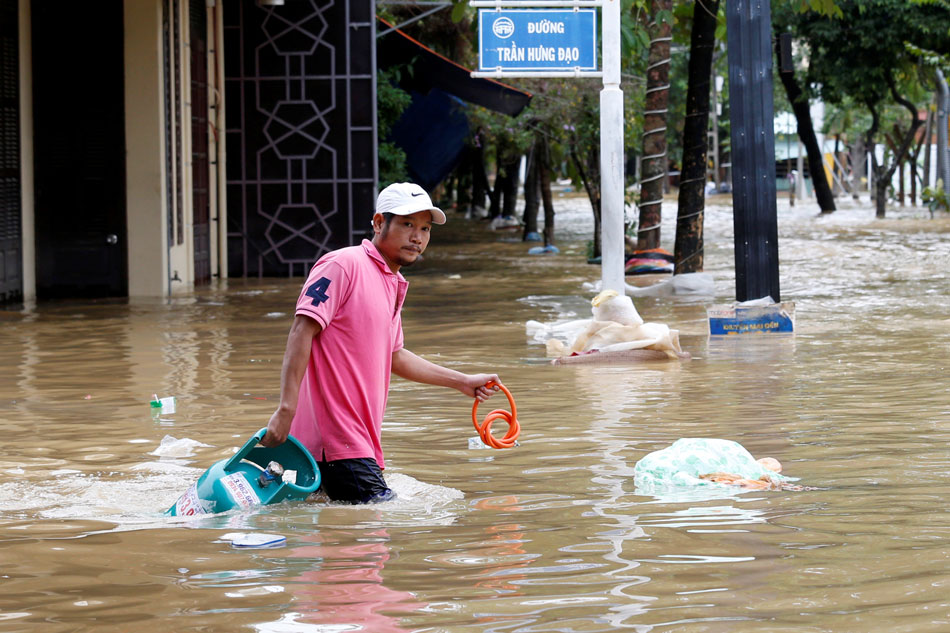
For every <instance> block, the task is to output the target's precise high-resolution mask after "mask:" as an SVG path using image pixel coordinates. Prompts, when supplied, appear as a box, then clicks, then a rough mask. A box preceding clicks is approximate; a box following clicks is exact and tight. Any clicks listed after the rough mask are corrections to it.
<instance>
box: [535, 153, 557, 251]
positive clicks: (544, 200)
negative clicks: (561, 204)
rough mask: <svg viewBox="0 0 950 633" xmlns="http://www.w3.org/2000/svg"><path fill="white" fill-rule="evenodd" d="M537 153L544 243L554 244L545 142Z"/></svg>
mask: <svg viewBox="0 0 950 633" xmlns="http://www.w3.org/2000/svg"><path fill="white" fill-rule="evenodd" d="M542 147H543V151H542V152H539V155H538V181H539V183H540V185H541V204H542V206H544V245H545V246H551V245H552V244H554V201H553V200H552V197H551V170H550V169H548V152H547V143H546V142H545V144H544V145H543V146H542Z"/></svg>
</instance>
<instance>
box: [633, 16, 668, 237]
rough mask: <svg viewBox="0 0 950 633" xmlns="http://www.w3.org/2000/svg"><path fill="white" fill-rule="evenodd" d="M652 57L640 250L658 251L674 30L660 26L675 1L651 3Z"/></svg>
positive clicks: (645, 123) (646, 109)
mask: <svg viewBox="0 0 950 633" xmlns="http://www.w3.org/2000/svg"><path fill="white" fill-rule="evenodd" d="M651 8H652V16H653V22H652V23H651V24H650V54H649V58H648V66H647V91H646V99H645V102H644V112H643V114H644V117H643V162H642V167H641V171H642V173H643V177H642V179H641V181H640V224H639V226H638V228H637V248H638V249H641V250H646V249H651V248H659V246H660V220H661V218H662V204H663V182H664V180H665V178H666V170H667V158H666V119H667V116H666V115H667V108H668V105H669V101H670V82H669V77H670V42H671V41H672V39H673V38H672V32H673V30H672V27H671V25H670V24H669V22H663V23H659V22H658V21H657V16H658V15H659V14H660V12H666V13H669V12H670V11H672V8H673V0H652V7H651Z"/></svg>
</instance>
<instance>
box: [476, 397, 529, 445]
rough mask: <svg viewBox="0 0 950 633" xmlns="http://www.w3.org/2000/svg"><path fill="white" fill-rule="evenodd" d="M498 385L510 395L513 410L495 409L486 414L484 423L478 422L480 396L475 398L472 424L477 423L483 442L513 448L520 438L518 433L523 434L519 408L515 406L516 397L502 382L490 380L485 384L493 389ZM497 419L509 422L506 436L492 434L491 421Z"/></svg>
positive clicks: (509, 402)
mask: <svg viewBox="0 0 950 633" xmlns="http://www.w3.org/2000/svg"><path fill="white" fill-rule="evenodd" d="M496 385H497V386H498V388H500V389H501V390H502V391H503V392H505V395H506V396H507V397H508V404H509V405H510V406H511V412H510V413H509V412H508V411H505V410H504V409H495V410H494V411H492V412H491V413H489V414H488V415H486V416H485V419H484V420H482V423H481V424H479V423H478V398H476V399H475V406H473V407H472V424H474V425H475V430H476V431H478V436H479V437H480V438H482V442H484V443H485V444H487V445H488V446H491V447H492V448H511V447H512V446H514V445H515V440H517V439H518V435H520V434H521V425H519V424H518V409H517V408H515V399H514V398H512V397H511V392H510V391H508V389H506V388H505V386H504V385H503V384H501V383H500V382H495V381H490V382H488V383H487V384H486V385H485V386H486V387H488V388H489V389H491V388H492V387H494V386H496ZM495 420H504V421H505V422H507V423H508V432H507V433H505V437H503V438H501V439H498V438H497V437H495V436H494V435H492V434H491V423H492V422H494V421H495Z"/></svg>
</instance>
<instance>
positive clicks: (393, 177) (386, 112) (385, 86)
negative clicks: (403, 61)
mask: <svg viewBox="0 0 950 633" xmlns="http://www.w3.org/2000/svg"><path fill="white" fill-rule="evenodd" d="M403 72H408V68H405V67H393V68H389V69H387V70H381V71H379V72H378V73H377V74H376V119H377V126H378V132H377V135H378V136H377V137H378V138H379V145H378V147H377V150H376V152H377V165H378V167H379V186H380V187H385V186H386V185H389V184H391V183H394V182H401V181H404V180H406V177H407V175H408V173H407V170H406V153H405V152H404V151H403V150H402V149H401V148H399V147H397V146H396V144H395V143H392V142H390V141H389V140H388V137H389V133H390V132H391V131H392V129H393V126H394V125H395V124H396V122H397V121H398V120H399V117H401V116H402V113H403V112H405V110H406V108H408V107H409V104H410V103H412V97H411V96H410V95H409V93H408V92H406V91H405V90H403V89H401V88H400V87H399V79H400V77H401V75H402V73H403Z"/></svg>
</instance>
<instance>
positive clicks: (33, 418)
mask: <svg viewBox="0 0 950 633" xmlns="http://www.w3.org/2000/svg"><path fill="white" fill-rule="evenodd" d="M841 204H842V206H843V208H842V209H841V210H840V211H839V212H837V213H835V214H833V215H831V216H826V217H820V216H818V214H817V209H816V208H815V207H814V206H810V205H807V204H801V203H799V205H798V206H797V207H795V208H794V209H789V207H788V205H787V202H786V201H784V200H782V201H780V203H779V232H780V254H781V262H782V263H781V279H782V298H783V300H786V301H794V302H795V304H796V307H797V310H796V329H797V333H796V335H795V336H794V337H791V338H768V337H766V336H752V337H741V338H738V337H737V338H730V339H728V340H725V341H722V340H710V339H709V338H708V337H707V334H706V328H707V326H706V317H705V309H706V307H707V306H708V305H711V304H713V303H721V302H729V301H731V300H732V299H733V298H734V270H733V255H732V253H733V251H732V220H731V209H730V208H729V207H728V206H726V204H725V203H722V202H720V203H719V204H718V205H717V204H716V203H714V204H712V205H711V206H710V207H709V208H708V209H707V219H706V239H707V250H706V272H708V273H711V274H712V275H713V276H714V279H715V296H705V297H703V296H701V297H696V296H680V295H675V296H668V297H654V298H642V299H640V298H638V299H636V304H637V307H638V309H639V311H640V313H641V314H642V315H643V316H644V317H645V318H646V319H647V320H650V321H659V322H663V323H667V324H669V325H670V326H671V327H674V328H678V329H679V330H680V332H681V340H682V342H683V345H684V348H685V349H686V350H687V351H689V352H690V353H691V354H692V355H693V359H692V360H690V361H684V362H679V361H663V362H653V363H649V364H641V365H628V366H617V365H611V366H591V365H586V366H568V367H554V366H551V365H549V364H547V363H546V362H545V358H544V348H543V346H541V345H539V344H536V343H534V342H533V341H531V340H529V339H528V337H527V336H526V333H525V323H526V321H528V320H532V319H533V320H539V321H548V322H549V321H556V320H559V319H570V318H584V317H586V316H588V314H589V313H588V312H587V311H588V309H589V304H588V301H589V299H590V298H591V296H592V294H593V293H592V292H591V291H589V290H585V289H584V288H583V286H582V284H583V283H584V282H591V281H595V280H596V279H597V278H599V269H598V268H596V267H593V266H589V265H587V264H586V263H585V257H584V241H585V240H586V239H587V237H588V234H589V233H590V225H591V220H590V217H589V215H588V214H589V210H588V209H587V208H586V205H585V204H584V201H583V199H577V198H566V197H565V198H562V199H560V200H559V201H558V223H559V224H558V231H559V235H560V240H559V245H560V246H561V248H562V253H561V255H558V256H527V255H525V252H526V250H527V246H526V245H525V244H522V243H520V242H518V241H517V240H515V239H513V236H510V235H503V234H499V233H489V232H488V231H487V230H485V229H484V226H483V225H479V224H476V223H474V222H466V221H465V220H462V219H461V218H460V216H459V215H458V214H453V217H452V218H451V219H450V222H451V223H452V224H454V225H455V227H454V228H453V227H452V226H446V227H436V230H435V234H434V236H433V241H432V245H431V246H430V249H429V251H428V252H427V259H426V261H425V262H424V263H422V264H421V265H419V266H417V267H416V268H414V269H412V270H411V271H407V272H408V273H409V275H410V280H411V283H412V287H411V289H410V295H409V299H408V301H407V303H406V308H405V311H404V322H405V333H406V341H407V347H409V348H410V349H412V350H413V351H415V352H416V353H419V354H420V355H422V356H424V357H425V358H428V359H430V360H432V361H435V362H438V363H442V364H444V365H447V366H449V367H453V368H458V369H460V370H463V371H470V372H475V371H482V370H492V371H497V372H498V373H499V374H500V375H501V377H502V379H503V381H504V383H505V384H506V385H507V386H508V387H509V388H510V389H511V391H512V392H513V394H514V396H515V398H516V400H517V405H518V417H519V419H520V422H521V427H522V433H521V437H520V446H518V447H516V448H513V449H508V450H491V449H484V450H470V449H469V448H468V439H469V438H470V437H473V436H474V430H473V428H472V423H471V417H470V411H471V401H470V400H468V399H467V398H465V397H464V396H462V395H460V394H458V393H456V392H451V391H447V390H444V389H438V388H434V387H429V386H425V385H417V384H413V383H408V382H405V381H403V380H400V379H394V382H393V387H392V392H391V395H390V403H389V410H388V413H387V417H386V421H385V424H384V433H383V440H384V445H385V447H386V451H387V462H388V464H389V466H390V468H389V470H388V471H387V474H388V477H389V480H390V484H391V485H392V486H393V487H394V488H395V489H396V491H397V492H398V493H399V495H400V497H399V499H397V500H396V501H393V502H389V503H386V504H382V505H379V506H373V507H341V506H332V505H321V504H313V503H310V504H307V503H298V504H285V505H280V506H272V507H268V508H264V509H259V510H258V511H255V512H243V513H240V512H235V513H230V514H224V515H218V516H213V517H207V518H201V519H191V520H189V519H170V518H165V517H163V516H162V514H161V513H162V511H164V510H165V509H166V508H167V507H169V506H170V505H171V504H172V503H173V502H174V501H175V500H176V498H177V497H178V496H179V495H180V494H181V493H182V492H184V491H185V489H186V488H187V487H188V486H189V485H190V484H191V483H192V482H193V481H194V480H195V479H196V478H197V477H198V475H199V474H200V473H201V472H203V471H204V469H205V468H207V467H208V466H209V465H210V464H212V463H213V462H215V461H217V460H219V459H222V458H224V457H227V456H229V455H230V454H231V452H232V450H233V448H234V447H237V446H239V445H241V444H243V442H244V441H245V439H246V438H247V437H249V436H250V435H251V434H252V433H253V432H254V431H256V430H257V429H259V428H260V427H262V426H264V425H265V424H266V421H267V419H268V417H269V414H270V412H271V411H272V409H273V407H274V406H275V404H276V398H277V395H278V387H279V373H280V361H281V356H282V353H283V345H284V341H285V338H286V334H287V330H288V327H289V325H290V321H291V319H292V306H293V304H294V301H295V298H296V295H297V292H298V289H299V284H300V283H301V280H300V279H297V280H263V281H258V280H253V281H249V282H245V281H243V280H232V281H231V282H230V283H229V284H228V288H226V289H225V288H213V289H205V290H201V291H199V292H197V293H195V294H194V295H193V296H187V297H182V298H176V299H174V300H172V301H170V302H167V303H164V302H153V303H150V302H140V301H134V302H131V303H128V302H56V303H45V304H41V305H39V306H38V307H35V308H29V309H26V310H23V311H16V310H7V311H5V312H0V325H2V329H0V422H2V428H3V430H4V442H3V444H2V446H0V552H2V557H0V631H3V632H13V631H24V632H27V631H29V632H31V633H53V632H61V631H62V632H65V631H96V632H97V633H98V632H126V631H136V632H137V633H152V632H155V633H158V632H161V633H167V632H169V631H175V632H183V631H251V632H260V633H311V632H313V633H316V632H321V633H326V632H342V631H368V632H373V633H386V632H396V631H406V632H408V631H439V632H451V633H466V632H473V633H474V632H479V633H487V632H532V633H533V632H539V631H563V632H568V631H572V632H573V631H577V632H581V631H583V632H595V631H618V630H633V631H638V632H640V631H677V632H700V631H702V632H720V631H722V632H748V631H763V632H764V631H768V632H776V631H795V632H803V631H806V632H811V631H849V632H853V631H862V632H864V631H888V632H893V631H914V632H915V633H916V632H925V631H947V630H950V518H948V517H950V515H948V513H947V511H946V504H947V500H948V499H950V370H948V362H947V358H948V357H950V315H948V308H950V300H948V294H950V219H948V217H947V216H945V215H944V216H942V217H938V218H936V219H931V218H930V217H929V214H927V213H926V212H925V211H921V210H917V209H907V210H897V211H889V213H890V216H891V217H889V218H888V219H886V220H875V219H874V217H873V216H874V212H873V209H872V207H871V206H870V204H869V203H868V202H867V201H866V200H865V201H863V202H862V203H860V204H857V203H853V202H851V201H848V200H842V201H841ZM664 216H665V217H666V220H665V221H664V228H663V231H664V239H663V243H664V246H666V247H667V248H670V249H671V247H672V239H673V219H674V216H675V203H667V204H666V205H665V207H664ZM461 225H465V226H467V227H468V228H467V231H468V235H470V236H471V235H477V239H466V238H465V236H466V231H462V230H460V227H461ZM638 283H641V284H642V283H646V280H644V279H639V280H638ZM156 392H157V393H158V394H159V395H161V396H175V397H176V398H177V410H176V413H175V414H173V415H162V416H159V417H155V418H153V417H152V416H151V413H150V409H149V404H148V403H149V400H150V398H151V395H152V394H153V393H156ZM491 404H493V405H495V406H501V405H504V404H505V402H504V399H503V397H502V396H496V398H494V399H493V400H492V401H491ZM483 408H484V410H485V411H486V412H487V410H488V409H489V407H487V406H485V405H483ZM499 424H501V423H499ZM503 430H504V425H503V424H501V428H500V429H499V430H498V432H503ZM166 436H169V437H170V438H174V439H176V440H179V441H178V442H172V439H166V440H165V444H164V445H163V444H162V442H163V439H164V438H166ZM696 436H703V437H722V438H729V439H733V440H737V441H739V442H741V443H742V444H744V445H745V446H746V447H747V448H749V450H750V451H751V452H752V453H753V454H754V455H756V456H764V455H771V456H774V457H776V458H778V459H780V460H781V461H782V462H783V463H784V465H785V469H786V470H785V472H786V474H790V475H793V476H796V477H799V478H800V483H802V484H805V485H808V486H812V487H814V488H816V489H815V490H807V491H801V492H790V491H784V492H774V491H770V492H763V491H755V492H744V493H739V494H721V495H719V496H716V495H707V496H705V497H704V496H702V495H699V496H692V497H690V496H676V495H671V496H665V497H664V496H661V497H651V496H644V495H641V494H638V492H637V490H636V488H635V486H634V482H633V468H634V465H635V463H636V462H637V460H638V459H639V458H640V457H642V456H643V455H645V454H646V453H647V452H649V451H652V450H656V449H659V448H663V447H665V446H667V445H669V444H670V443H671V442H673V441H674V440H676V439H677V438H680V437H696ZM234 532H264V533H271V534H279V535H283V536H285V537H286V538H287V544H286V546H284V547H282V548H277V549H261V550H241V549H233V548H232V547H231V546H230V544H229V543H228V542H227V541H226V540H224V539H222V537H223V536H225V535H227V534H228V533H234Z"/></svg>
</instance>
